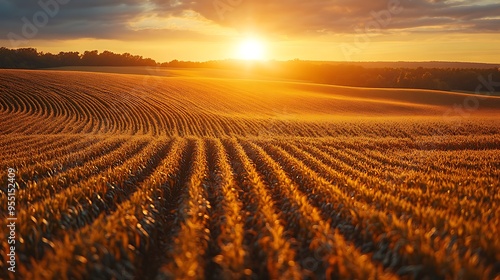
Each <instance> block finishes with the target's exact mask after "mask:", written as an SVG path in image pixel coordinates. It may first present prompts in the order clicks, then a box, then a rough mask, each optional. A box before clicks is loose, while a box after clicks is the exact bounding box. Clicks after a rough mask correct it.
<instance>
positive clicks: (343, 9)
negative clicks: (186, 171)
mask: <svg viewBox="0 0 500 280" xmlns="http://www.w3.org/2000/svg"><path fill="white" fill-rule="evenodd" d="M55 1H59V2H60V3H63V2H64V1H68V3H67V4H64V5H63V4H60V5H59V6H60V7H59V10H58V12H57V13H56V14H55V15H54V16H53V17H52V16H51V17H50V18H49V21H48V23H47V24H46V25H44V26H43V28H39V32H38V33H37V38H40V39H54V38H58V39H73V38H99V39H127V40H134V39H136V40H138V39H141V40H147V39H148V37H147V36H149V37H151V38H154V37H155V36H166V37H171V38H174V39H186V38H195V39H199V40H208V38H207V36H208V35H209V34H208V33H207V30H209V29H210V28H208V27H207V28H203V27H202V28H200V29H199V30H193V29H192V28H190V27H189V24H185V25H184V26H185V29H184V30H185V31H186V32H185V33H184V34H183V33H182V28H178V27H177V28H173V27H172V26H168V25H166V26H158V27H152V26H145V27H144V28H142V29H140V28H137V25H135V26H134V22H139V21H144V20H145V19H146V20H147V19H158V18H160V19H172V18H181V17H186V18H189V17H191V20H193V21H198V23H197V24H199V23H200V22H201V21H200V20H199V19H193V18H192V14H197V15H201V17H203V18H204V19H206V22H205V23H203V24H201V25H202V26H204V24H206V25H207V26H208V25H210V22H211V24H212V25H220V26H224V27H228V28H234V29H236V30H238V31H240V32H245V31H249V32H257V33H264V34H280V35H288V36H316V35H322V34H349V33H354V30H355V28H357V27H359V26H363V25H366V24H367V23H369V22H370V21H371V20H373V14H374V12H380V11H382V10H386V9H387V7H388V5H389V4H390V3H392V4H394V3H397V5H399V6H400V7H401V8H402V9H403V10H402V12H401V13H398V14H392V15H391V18H390V22H389V24H387V25H386V26H384V28H383V29H384V30H385V31H387V32H397V31H405V32H411V31H412V30H419V31H422V30H427V29H428V30H434V31H435V30H440V31H442V32H462V33H477V32H490V33H493V32H498V31H500V24H499V21H500V18H499V16H498V15H500V3H497V1H489V0H478V1H476V2H474V3H470V2H467V1H456V0H372V1H365V0H308V1H304V0H273V1H269V0H169V1H165V0H148V1H138V0H120V1H118V0H40V1H34V0H3V1H0V36H2V37H3V38H6V36H7V34H9V33H10V32H13V33H16V34H21V32H22V28H23V25H24V24H25V21H23V20H22V19H23V18H25V19H27V20H28V21H31V22H33V16H34V15H35V14H36V13H37V12H40V11H42V12H43V11H44V9H43V8H42V7H41V5H40V4H39V3H40V2H42V3H49V2H55ZM56 3H57V2H56ZM207 22H208V23H207ZM193 26H198V25H193Z"/></svg>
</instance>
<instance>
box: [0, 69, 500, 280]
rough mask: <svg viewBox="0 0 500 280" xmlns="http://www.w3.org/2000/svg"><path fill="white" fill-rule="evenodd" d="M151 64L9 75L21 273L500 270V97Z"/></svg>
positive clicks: (0, 264)
mask: <svg viewBox="0 0 500 280" xmlns="http://www.w3.org/2000/svg"><path fill="white" fill-rule="evenodd" d="M67 70H68V69H67ZM73 70H82V69H73ZM134 71H136V70H134V69H121V70H120V72H122V73H126V74H116V73H91V72H80V71H54V70H47V71H45V70H43V71H24V70H0V124H1V126H0V149H1V151H2V152H1V153H0V165H1V168H2V170H3V171H2V172H1V173H0V178H1V181H2V185H1V189H0V190H1V191H0V209H2V211H1V212H0V216H1V217H2V219H1V220H0V232H1V233H2V235H3V236H8V235H9V229H8V228H7V224H8V221H7V212H6V211H4V210H3V209H7V203H8V199H7V185H8V183H9V176H8V172H7V170H8V169H9V168H13V169H15V180H16V182H17V184H18V189H17V191H16V195H15V197H16V211H17V212H16V217H17V228H16V230H17V233H16V234H17V238H18V244H17V251H16V253H17V262H18V263H17V264H18V267H17V269H18V272H17V274H16V275H17V276H18V277H21V278H25V279H64V278H68V279H80V278H86V279H110V278H116V279H151V278H153V279H154V278H156V279H170V278H173V276H175V278H178V279H197V278H208V279H246V278H248V279H267V278H270V279H276V278H282V279H304V278H305V279H325V278H326V279H399V278H402V279H423V278H426V277H427V278H428V279H495V278H496V277H497V278H498V277H500V239H499V238H498V236H499V235H500V122H499V121H500V98H499V97H486V96H483V97H479V96H472V95H467V94H459V93H449V92H440V91H430V90H403V89H367V88H350V87H339V86H328V85H319V84H310V83H302V82H296V81H272V80H268V79H259V80H257V79H253V80H250V79H241V76H240V79H232V78H231V74H230V73H229V72H223V73H222V72H220V71H217V72H211V71H210V70H207V69H204V70H196V71H198V72H196V71H195V72H193V71H183V70H174V71H173V72H169V74H168V73H167V74H165V75H156V74H155V75H144V74H145V73H137V72H134ZM101 72H117V69H103V71H101ZM136 74H141V75H136ZM10 179H11V180H12V178H10ZM4 240H5V239H4ZM4 240H2V243H1V244H2V247H3V248H2V251H3V252H7V251H8V249H9V247H8V246H9V244H7V242H6V241H4ZM6 258H7V256H6V254H2V255H0V278H1V279H4V278H7V277H9V276H12V275H13V274H7V269H6V267H7V263H6V261H7V259H6Z"/></svg>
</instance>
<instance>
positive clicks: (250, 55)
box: [237, 38, 265, 60]
mask: <svg viewBox="0 0 500 280" xmlns="http://www.w3.org/2000/svg"><path fill="white" fill-rule="evenodd" d="M237 57H238V58H239V59H243V60H263V59H264V58H265V44H264V42H262V41H261V40H258V39H255V38H247V39H245V40H243V41H242V42H241V43H240V44H239V46H238V53H237Z"/></svg>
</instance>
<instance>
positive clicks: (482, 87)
mask: <svg viewBox="0 0 500 280" xmlns="http://www.w3.org/2000/svg"><path fill="white" fill-rule="evenodd" d="M63 66H150V67H151V66H155V67H168V68H217V69H227V70H234V73H235V75H242V76H245V77H251V76H254V77H255V76H257V75H259V76H262V75H264V76H267V77H276V78H281V79H283V78H284V79H293V80H303V81H309V82H315V83H324V84H333V85H344V86H359V87H376V88H418V89H437V90H460V91H472V92H475V91H480V92H483V93H484V92H490V93H494V92H495V91H498V90H499V89H500V69H499V68H491V69H479V68H478V69H474V68H423V67H418V68H390V67H384V68H365V67H363V66H359V65H353V64H349V63H344V64H332V63H321V62H311V61H301V60H292V61H270V62H241V61H237V60H217V61H206V62H193V61H179V60H172V61H170V62H164V63H157V62H156V61H155V60H153V59H151V58H143V57H142V56H138V55H131V54H129V53H124V54H116V53H113V52H110V51H103V52H101V53H99V52H98V51H97V50H93V51H85V52H84V53H83V54H80V53H79V52H60V53H59V54H51V53H43V52H38V51H37V50H36V49H34V48H22V49H7V48H3V47H2V48H0V68H24V69H37V68H52V67H63ZM242 68H243V70H244V71H242Z"/></svg>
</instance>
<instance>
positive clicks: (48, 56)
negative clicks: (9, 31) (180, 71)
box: [0, 47, 157, 69]
mask: <svg viewBox="0 0 500 280" xmlns="http://www.w3.org/2000/svg"><path fill="white" fill-rule="evenodd" d="M156 64H157V63H156V61H154V60H153V59H151V58H143V57H142V56H138V55H131V54H129V53H124V54H116V53H113V52H110V51H103V52H101V53H99V52H98V51H97V50H93V51H85V52H84V53H83V54H80V53H79V52H60V53H58V54H52V53H43V52H38V51H37V49H35V48H21V49H7V48H4V47H2V48H0V68H14V69H15V68H21V69H39V68H53V67H64V66H156Z"/></svg>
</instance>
